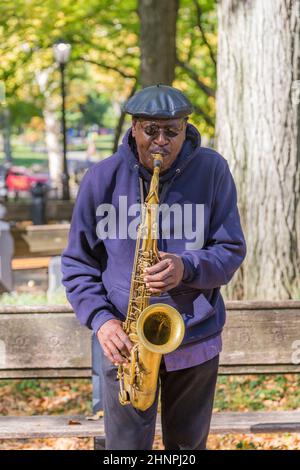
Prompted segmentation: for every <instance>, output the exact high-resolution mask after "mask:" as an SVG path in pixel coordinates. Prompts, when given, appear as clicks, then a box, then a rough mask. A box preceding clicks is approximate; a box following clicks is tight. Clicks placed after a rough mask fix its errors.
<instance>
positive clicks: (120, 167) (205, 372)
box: [62, 85, 246, 450]
mask: <svg viewBox="0 0 300 470" xmlns="http://www.w3.org/2000/svg"><path fill="white" fill-rule="evenodd" d="M125 111H126V112H127V113H128V114H130V115H131V116H132V126H131V128H130V129H128V131H127V132H126V134H125V136H124V138H123V143H122V144H121V145H120V147H119V149H118V151H117V152H116V153H115V154H114V155H112V156H111V157H110V158H107V159H105V160H103V161H101V162H99V163H97V164H95V165H94V166H93V167H92V168H90V169H89V171H88V172H87V173H86V175H85V177H84V179H83V181H82V183H81V186H80V190H79V194H78V196H77V200H76V204H75V208H74V213H73V218H72V223H71V229H70V235H69V244H68V247H67V248H66V250H65V251H64V253H63V257H62V270H63V283H64V285H65V287H66V292H67V297H68V299H69V301H70V303H71V305H72V306H73V308H74V311H75V313H76V315H77V317H78V319H79V321H80V322H81V323H82V324H84V325H86V326H87V327H88V328H90V329H92V330H93V331H94V332H95V333H96V335H97V337H98V339H99V342H100V345H101V353H102V357H101V358H99V360H101V362H102V370H103V377H104V387H103V388H104V389H103V400H104V420H105V431H106V448H107V449H111V450H113V449H121V450H125V449H131V450H133V449H134V450H137V449H151V448H152V445H153V440H154V434H155V421H156V413H157V407H158V399H159V390H160V391H161V394H160V400H161V419H162V432H163V443H164V446H165V449H172V450H180V449H191V450H197V449H205V448H206V441H207V437H208V433H209V426H210V420H211V414H212V408H213V400H214V392H215V385H216V379H217V372H218V363H219V353H220V351H221V348H222V340H221V334H222V329H223V326H224V323H225V316H226V315H225V307H224V302H223V299H222V296H221V293H220V287H221V286H222V285H225V284H227V283H228V282H229V281H230V279H231V278H232V276H233V274H234V273H235V271H236V270H237V269H238V267H239V266H240V265H241V263H242V261H243V259H244V257H245V253H246V247H245V240H244V237H243V232H242V229H241V225H240V219H239V214H238V209H237V196H236V189H235V185H234V181H233V178H232V176H231V173H230V170H229V168H228V164H227V162H226V160H225V159H224V158H223V157H222V156H221V155H219V154H218V153H217V152H216V151H214V150H212V149H210V148H205V147H202V146H201V137H200V134H199V132H198V131H197V129H196V128H195V127H194V126H193V125H191V124H189V123H188V116H189V114H191V112H192V106H191V104H190V102H189V101H188V99H187V98H186V97H185V95H184V94H183V93H181V92H180V91H179V90H177V89H175V88H173V87H168V86H164V85H156V86H151V87H147V88H144V89H143V90H141V91H139V92H138V93H136V94H135V95H134V96H133V97H132V98H131V99H130V100H129V101H128V102H127V103H126V105H125ZM154 154H159V155H160V156H161V157H162V158H161V164H160V175H159V183H158V187H157V191H158V198H159V205H160V206H159V207H160V208H162V209H164V210H161V211H160V212H159V216H158V219H157V223H158V230H157V253H158V256H157V258H155V262H154V264H152V265H149V266H146V267H145V269H144V270H143V273H142V274H143V282H144V285H145V288H146V291H147V293H148V294H149V295H151V296H153V299H156V300H154V302H156V301H158V302H161V303H163V304H166V305H169V306H172V307H174V308H175V309H176V310H177V312H179V314H180V316H181V318H182V320H183V322H184V326H185V333H184V337H183V340H182V342H181V344H180V345H179V346H178V347H177V349H175V350H173V351H171V352H167V353H166V354H163V355H162V357H161V361H160V365H159V370H158V381H157V389H156V392H155V394H154V397H153V398H154V401H153V403H152V404H151V406H149V407H148V408H147V409H145V410H141V409H138V408H137V407H135V406H133V405H132V403H129V404H126V405H125V406H122V405H121V404H120V401H119V381H118V380H117V376H118V368H120V367H123V366H124V367H126V365H127V364H128V363H129V365H130V362H132V357H133V354H132V351H133V347H134V341H133V340H131V339H132V338H133V336H134V335H133V336H132V337H131V339H130V337H129V335H128V334H126V329H125V328H124V322H125V319H126V312H127V311H128V303H129V301H130V296H131V293H132V289H131V288H132V285H131V284H132V270H133V266H134V259H135V252H136V244H137V241H136V238H135V237H134V236H133V235H134V234H136V233H137V232H138V224H137V221H136V219H135V218H134V215H135V212H134V209H135V208H136V207H139V206H140V204H141V203H143V202H144V201H145V199H146V198H147V195H148V193H149V189H150V183H151V179H152V175H153V171H154V160H153V155H154ZM168 209H169V211H168ZM157 296H158V297H157ZM151 298H152V297H151Z"/></svg>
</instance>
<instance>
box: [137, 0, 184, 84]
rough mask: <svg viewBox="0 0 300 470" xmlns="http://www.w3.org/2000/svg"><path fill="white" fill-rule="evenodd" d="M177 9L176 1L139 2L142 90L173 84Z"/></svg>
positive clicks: (151, 0) (143, 0)
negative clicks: (143, 87)
mask: <svg viewBox="0 0 300 470" xmlns="http://www.w3.org/2000/svg"><path fill="white" fill-rule="evenodd" d="M178 6H179V0H167V1H162V0H139V6H138V13H139V17H140V22H141V25H140V48H141V84H142V85H143V86H148V85H153V84H154V83H163V84H165V85H171V84H172V82H173V80H174V77H175V61H176V21H177V14H178Z"/></svg>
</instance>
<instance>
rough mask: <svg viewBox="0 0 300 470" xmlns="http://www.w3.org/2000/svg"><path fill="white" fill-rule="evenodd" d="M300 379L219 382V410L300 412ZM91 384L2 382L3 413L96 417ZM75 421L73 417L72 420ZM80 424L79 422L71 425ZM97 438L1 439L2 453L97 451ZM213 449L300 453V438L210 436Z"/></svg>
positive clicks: (156, 445) (0, 402)
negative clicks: (272, 450) (94, 446)
mask: <svg viewBox="0 0 300 470" xmlns="http://www.w3.org/2000/svg"><path fill="white" fill-rule="evenodd" d="M299 385H300V378H299V376H298V375H296V374H287V375H272V376H267V375H260V376H254V375H252V376H239V377H235V376H229V377H220V378H219V380H218V387H217V393H216V399H215V408H214V409H215V411H221V410H222V411H224V410H227V411H251V410H266V411H268V410H269V411H271V410H283V409H297V408H300V396H299ZM91 396H92V385H91V381H90V380H88V379H86V380H83V379H80V380H79V379H76V380H72V379H64V380H63V379H55V380H45V379H43V380H22V381H21V380H0V414H2V415H34V414H35V415H37V414H46V415H47V414H48V415H53V414H66V415H85V416H86V419H101V418H102V417H103V413H102V412H100V413H98V414H96V415H92V410H91ZM70 421H71V418H70ZM69 424H70V425H76V424H77V423H75V422H74V423H73V422H72V423H69ZM93 445H94V443H93V439H92V438H59V439H57V438H47V439H20V440H12V439H9V440H0V449H1V450H8V449H15V450H21V449H28V450H29V449H41V450H49V449H53V450H54V449H57V450H92V449H93ZM153 448H154V449H163V445H162V441H161V436H158V435H157V436H155V440H154V446H153ZM208 448H209V449H211V450H214V449H216V450H219V449H222V450H223V449H224V450H227V449H228V450H229V449H235V450H243V449H253V450H254V449H257V450H271V449H278V450H279V449H284V450H285V449H290V450H296V449H297V450H299V449H300V434H299V433H291V434H288V433H285V434H249V435H247V434H226V435H210V436H209V439H208Z"/></svg>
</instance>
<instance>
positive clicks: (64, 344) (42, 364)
mask: <svg viewBox="0 0 300 470" xmlns="http://www.w3.org/2000/svg"><path fill="white" fill-rule="evenodd" d="M226 306H227V323H226V327H225V329H224V332H223V352H222V355H221V362H220V372H221V373H229V374H231V373H238V374H241V373H255V372H257V373H261V372H263V373H273V372H274V373H275V372H280V373H282V372H291V373H293V372H300V363H298V364H297V362H300V302H299V301H285V302H278V303H276V302H269V303H268V302H255V303H249V302H228V303H227V304H226ZM90 336H91V333H90V332H89V330H88V329H87V328H85V327H82V326H80V325H79V323H78V321H77V320H76V318H75V315H74V313H73V312H72V309H71V308H70V307H66V306H42V307H36V306H35V307H2V308H0V378H23V377H26V378H27V377H51V378H55V377H57V378H58V377H89V376H90V374H91V372H90V365H91V338H90ZM297 350H298V352H297ZM297 359H298V360H297Z"/></svg>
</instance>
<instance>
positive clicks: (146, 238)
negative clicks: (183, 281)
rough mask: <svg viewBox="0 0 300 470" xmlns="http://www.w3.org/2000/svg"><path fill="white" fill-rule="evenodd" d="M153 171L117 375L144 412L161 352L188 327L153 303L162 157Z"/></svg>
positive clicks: (123, 398)
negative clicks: (150, 275) (150, 274)
mask: <svg viewBox="0 0 300 470" xmlns="http://www.w3.org/2000/svg"><path fill="white" fill-rule="evenodd" d="M152 157H153V159H154V170H153V175H152V178H151V183H150V189H149V193H148V195H147V198H146V199H145V203H144V205H143V207H142V218H141V224H140V225H139V228H138V236H137V243H136V249H135V256H134V263H133V271H132V277H131V286H130V296H129V303H128V310H127V316H126V319H125V321H124V322H123V325H122V326H123V329H124V331H125V333H126V334H127V335H128V336H129V339H130V340H131V342H132V343H133V347H132V349H131V352H130V358H129V361H128V363H127V364H126V363H125V364H120V365H119V367H118V374H117V378H118V380H119V384H120V392H119V401H120V403H121V404H122V405H127V404H130V403H131V404H132V406H133V407H134V408H137V409H139V410H142V411H145V410H147V409H148V408H149V407H150V406H151V405H152V404H153V402H154V400H155V395H156V388H157V381H158V374H159V367H160V362H161V358H162V354H166V353H169V352H171V351H174V350H175V349H176V348H178V346H179V345H180V343H181V342H182V340H183V336H184V332H185V326H184V322H183V319H182V316H181V315H180V313H179V312H178V311H177V310H176V309H175V308H173V307H171V306H170V305H167V304H163V303H156V304H152V305H150V297H151V292H150V291H149V290H148V289H147V287H146V283H145V281H144V270H145V268H147V267H150V266H152V265H154V264H156V263H157V262H158V261H159V255H158V250H157V236H156V233H157V215H158V204H159V198H158V184H159V172H160V167H161V163H162V158H163V157H162V156H161V155H160V154H158V153H155V154H152Z"/></svg>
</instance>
